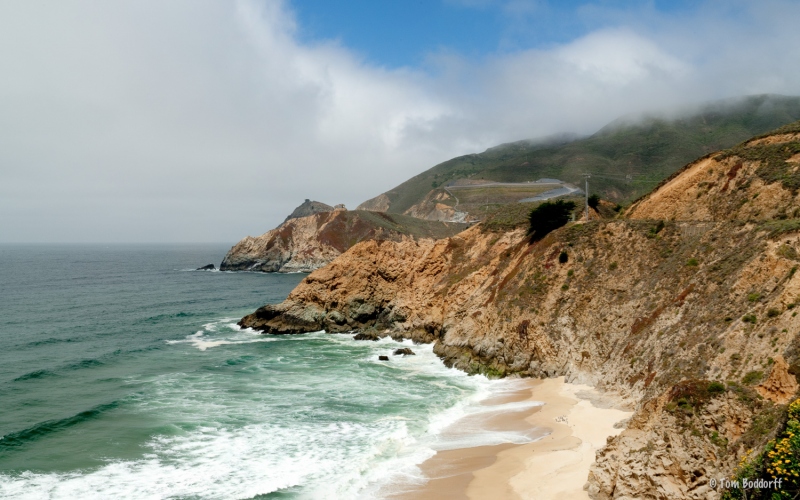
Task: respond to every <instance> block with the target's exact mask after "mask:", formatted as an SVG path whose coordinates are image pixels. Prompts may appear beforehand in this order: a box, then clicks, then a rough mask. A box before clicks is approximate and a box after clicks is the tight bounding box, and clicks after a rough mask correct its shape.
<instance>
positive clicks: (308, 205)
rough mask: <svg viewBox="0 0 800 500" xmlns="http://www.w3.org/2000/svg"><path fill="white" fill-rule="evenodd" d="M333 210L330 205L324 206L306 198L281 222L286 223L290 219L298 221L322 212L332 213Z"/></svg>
mask: <svg viewBox="0 0 800 500" xmlns="http://www.w3.org/2000/svg"><path fill="white" fill-rule="evenodd" d="M333 210H334V208H333V207H332V206H330V205H326V204H324V203H322V202H319V201H311V200H309V199H308V198H306V201H304V202H303V203H302V204H301V205H300V206H299V207H297V208H295V209H294V210H293V211H292V213H290V214H289V216H288V217H286V219H285V220H284V221H283V222H286V221H288V220H290V219H300V218H302V217H308V216H309V215H314V214H318V213H322V212H333Z"/></svg>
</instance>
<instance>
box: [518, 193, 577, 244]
mask: <svg viewBox="0 0 800 500" xmlns="http://www.w3.org/2000/svg"><path fill="white" fill-rule="evenodd" d="M573 210H575V203H574V202H572V201H564V200H558V201H555V202H550V201H546V202H544V203H542V204H541V205H539V206H538V207H536V208H534V209H533V210H531V215H530V217H529V219H530V224H531V225H530V229H529V231H528V232H529V234H531V240H532V241H539V240H541V239H542V238H544V237H545V236H547V234H548V233H549V232H550V231H553V230H554V229H558V228H560V227H561V226H563V225H564V224H566V223H567V222H569V218H570V214H572V211H573Z"/></svg>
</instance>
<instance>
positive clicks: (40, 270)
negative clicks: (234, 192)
mask: <svg viewBox="0 0 800 500" xmlns="http://www.w3.org/2000/svg"><path fill="white" fill-rule="evenodd" d="M226 250H227V247H225V246H220V245H191V246H147V245H142V246H109V247H103V246H77V245H76V246H21V245H14V246H0V346H2V347H0V436H2V437H1V438H0V498H36V499H38V498H81V499H84V498H132V499H135V498H148V499H151V498H187V499H188V498H191V499H195V498H197V499H199V498H220V499H222V498H225V499H227V498H359V497H361V498H373V497H375V496H377V495H378V494H379V493H378V492H379V490H381V488H382V487H383V490H381V491H385V485H386V484H387V483H390V482H392V481H408V480H413V478H414V477H416V475H417V473H418V470H417V469H416V467H415V464H418V463H420V462H422V461H423V460H424V459H425V458H427V457H429V456H431V455H432V454H433V453H434V450H435V449H440V448H447V447H451V448H452V447H458V446H467V445H472V444H489V443H498V442H504V441H517V442H521V441H525V440H527V438H526V437H525V436H522V435H515V434H513V433H508V434H504V433H496V432H495V433H491V432H481V431H480V430H478V429H475V430H474V432H473V431H469V432H464V433H461V434H460V435H459V437H458V438H457V439H456V438H453V437H452V436H453V434H452V433H451V436H450V438H448V439H449V440H450V441H447V440H446V439H444V438H442V436H441V430H442V429H443V428H445V427H446V426H447V425H448V424H450V423H452V422H453V421H455V420H456V419H458V418H459V417H461V416H463V415H465V414H470V413H475V412H480V411H485V410H483V409H481V408H480V405H479V402H480V401H481V400H482V399H483V398H485V397H487V396H488V395H490V394H496V393H497V392H498V391H503V390H506V389H508V390H510V389H511V388H512V385H513V383H512V382H510V381H489V380H487V379H485V378H483V377H469V376H467V375H465V374H463V373H461V372H458V371H456V370H451V369H447V368H445V367H444V366H443V365H442V363H441V362H440V361H439V360H438V359H437V358H436V356H435V355H434V354H433V353H432V349H431V347H430V346H411V344H410V343H406V344H402V345H404V346H411V347H412V349H414V350H415V351H416V352H417V355H416V356H408V357H392V356H391V352H392V351H393V350H394V349H396V348H397V347H399V346H400V345H401V344H400V343H397V342H394V341H391V340H388V339H384V340H382V341H380V342H358V341H354V340H352V334H341V335H329V334H325V333H323V332H319V333H312V334H306V335H297V336H281V337H275V336H264V335H260V334H258V333H257V332H253V331H250V330H241V329H239V328H238V327H237V326H236V322H237V321H238V319H239V318H240V317H241V316H243V315H244V314H247V313H249V312H252V311H253V310H254V309H256V308H257V307H259V306H261V305H263V304H265V303H277V302H280V301H282V300H283V299H284V298H285V297H286V296H287V295H288V293H289V292H290V291H291V290H292V288H294V286H295V285H296V284H297V283H299V282H300V280H301V279H302V278H303V277H304V275H301V274H289V275H285V274H284V275H278V274H256V273H224V272H211V271H194V270H193V269H194V268H196V267H199V266H201V265H204V264H207V263H211V262H213V263H218V262H219V261H220V260H221V256H222V255H224V253H225V251H226ZM381 354H388V355H390V357H391V360H390V361H389V362H385V361H384V362H382V361H379V360H378V355H381ZM456 441H458V442H456Z"/></svg>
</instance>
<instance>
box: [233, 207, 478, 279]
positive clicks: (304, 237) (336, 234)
mask: <svg viewBox="0 0 800 500" xmlns="http://www.w3.org/2000/svg"><path fill="white" fill-rule="evenodd" d="M311 203H316V202H311ZM301 207H302V206H301ZM298 210H299V209H298ZM295 212H297V210H295ZM466 227H467V226H466V225H465V224H457V223H445V222H435V221H423V220H419V219H415V218H413V217H408V216H404V215H397V214H391V215H388V214H384V213H380V212H369V211H364V210H353V211H348V210H344V209H337V210H334V209H332V210H331V211H323V212H318V213H315V214H313V215H309V216H306V217H299V218H292V217H290V218H289V219H287V220H286V222H284V223H283V224H281V225H280V226H278V227H277V228H275V229H273V230H271V231H268V232H266V233H264V234H262V235H261V236H257V237H252V236H248V237H246V238H244V239H243V240H241V241H239V242H238V243H237V244H236V245H234V246H233V248H231V249H230V250H229V251H228V253H227V254H226V255H225V258H224V259H223V260H222V264H221V265H220V270H222V271H263V272H282V273H286V272H310V271H313V270H314V269H318V268H320V267H322V266H324V265H326V264H328V263H329V262H331V261H332V260H333V259H335V258H336V257H338V256H339V255H341V254H342V252H344V251H346V250H347V249H348V248H350V247H352V246H353V245H355V244H356V243H359V242H361V241H364V240H388V241H403V240H406V239H410V240H416V239H438V238H445V237H448V236H452V235H454V234H456V233H458V232H460V231H462V230H463V229H464V228H466Z"/></svg>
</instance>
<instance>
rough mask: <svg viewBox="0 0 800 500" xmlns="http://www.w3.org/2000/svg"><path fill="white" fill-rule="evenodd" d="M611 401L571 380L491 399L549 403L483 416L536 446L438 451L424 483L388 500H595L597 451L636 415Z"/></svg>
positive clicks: (542, 382)
mask: <svg viewBox="0 0 800 500" xmlns="http://www.w3.org/2000/svg"><path fill="white" fill-rule="evenodd" d="M611 399H612V398H610V397H607V396H604V395H602V394H600V393H599V392H597V391H596V390H595V389H594V388H592V387H590V386H587V385H578V384H569V383H566V382H564V377H559V378H552V379H531V380H530V381H529V382H528V383H526V384H524V386H523V387H521V388H520V389H519V390H516V391H514V392H513V393H512V394H506V395H502V396H499V397H490V398H488V399H487V400H486V401H485V402H484V403H485V404H486V405H487V406H489V407H491V406H493V405H501V404H505V403H514V402H524V401H527V402H535V401H539V402H542V403H544V404H543V405H542V406H537V407H533V408H530V407H528V408H527V409H526V410H522V411H511V412H504V413H498V414H491V413H490V414H489V415H488V416H486V417H484V419H483V424H484V425H485V427H487V428H488V429H491V430H493V431H515V432H519V431H525V432H527V433H528V434H529V436H530V437H531V438H532V439H534V441H532V442H529V443H526V444H511V443H506V444H499V445H493V446H476V447H471V448H459V449H452V450H442V451H438V452H437V453H436V455H434V456H433V457H431V458H430V459H428V460H426V461H425V462H423V463H422V464H420V466H419V468H420V470H421V471H422V473H423V475H424V476H425V478H426V481H425V482H424V484H418V485H400V488H399V489H394V492H392V493H391V494H389V495H387V498H390V499H393V500H410V499H424V500H427V499H431V500H432V499H436V498H448V499H465V500H478V499H488V498H507V499H534V498H535V499H549V498H553V499H556V498H587V499H588V498H589V495H588V493H587V492H586V491H585V490H584V489H583V487H584V485H585V484H586V481H587V478H588V475H589V468H590V467H591V465H592V463H593V462H594V460H595V452H596V451H597V450H598V449H599V448H601V447H603V446H605V444H606V438H607V437H608V436H613V435H616V434H619V433H620V432H622V430H623V429H624V426H619V427H618V428H615V427H614V424H616V423H618V422H620V421H623V420H625V419H627V418H629V417H630V416H631V415H632V414H633V413H632V412H629V411H623V410H619V409H615V408H612V404H610V402H611V401H610V400H611ZM459 425H460V423H459V422H457V423H456V424H453V426H454V427H457V426H459Z"/></svg>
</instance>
